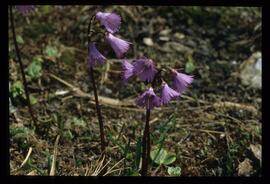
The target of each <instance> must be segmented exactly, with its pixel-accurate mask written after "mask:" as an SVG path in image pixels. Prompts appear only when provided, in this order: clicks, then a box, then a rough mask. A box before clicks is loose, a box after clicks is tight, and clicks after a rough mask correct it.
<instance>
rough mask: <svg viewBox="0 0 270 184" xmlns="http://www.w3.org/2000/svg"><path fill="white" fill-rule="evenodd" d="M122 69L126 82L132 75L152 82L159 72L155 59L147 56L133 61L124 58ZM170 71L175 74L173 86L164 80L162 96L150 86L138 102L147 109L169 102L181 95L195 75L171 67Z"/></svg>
mask: <svg viewBox="0 0 270 184" xmlns="http://www.w3.org/2000/svg"><path fill="white" fill-rule="evenodd" d="M122 69H123V72H122V74H123V75H122V77H123V80H124V82H125V83H126V82H127V81H128V79H129V78H131V77H132V76H137V77H138V78H139V80H140V81H142V82H148V83H152V82H154V78H155V76H156V74H157V69H156V66H155V63H154V62H153V60H151V59H147V58H145V57H144V58H140V59H136V60H134V61H133V62H132V63H129V62H128V61H127V60H123V62H122ZM170 72H171V73H172V76H173V82H172V88H171V87H169V85H168V84H167V83H166V82H165V81H164V80H162V84H161V88H160V89H159V92H160V97H159V96H157V95H156V94H155V92H154V89H153V88H152V87H150V88H149V89H148V90H146V91H145V92H144V93H143V94H141V95H140V96H139V97H138V98H137V99H136V104H137V105H139V106H142V107H145V108H146V109H153V108H154V107H159V106H161V105H165V104H168V103H169V102H170V101H171V100H175V99H176V98H177V97H179V96H180V95H181V94H182V93H183V92H184V91H185V90H186V89H187V87H188V86H189V85H190V84H191V83H192V81H193V76H190V75H186V74H183V73H180V72H177V71H176V70H175V69H170Z"/></svg>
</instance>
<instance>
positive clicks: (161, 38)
mask: <svg viewBox="0 0 270 184" xmlns="http://www.w3.org/2000/svg"><path fill="white" fill-rule="evenodd" d="M159 40H161V41H169V40H170V38H169V37H167V36H160V37H159Z"/></svg>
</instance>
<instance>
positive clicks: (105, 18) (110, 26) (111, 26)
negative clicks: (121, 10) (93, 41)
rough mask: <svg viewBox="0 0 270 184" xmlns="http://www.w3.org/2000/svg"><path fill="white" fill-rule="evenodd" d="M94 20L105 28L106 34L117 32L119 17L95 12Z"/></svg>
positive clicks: (119, 22)
mask: <svg viewBox="0 0 270 184" xmlns="http://www.w3.org/2000/svg"><path fill="white" fill-rule="evenodd" d="M96 18H97V19H98V20H99V21H100V23H101V24H102V25H103V26H105V28H106V29H107V31H108V32H110V33H115V32H116V31H118V30H119V27H120V24H121V17H120V16H119V15H117V14H115V13H102V12H97V14H96Z"/></svg>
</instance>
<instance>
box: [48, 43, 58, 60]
mask: <svg viewBox="0 0 270 184" xmlns="http://www.w3.org/2000/svg"><path fill="white" fill-rule="evenodd" d="M45 55H46V56H47V57H48V58H49V59H51V60H53V61H54V60H55V59H56V58H58V57H60V56H61V54H60V53H59V50H58V49H57V48H56V47H54V46H50V45H48V46H47V47H46V48H45Z"/></svg>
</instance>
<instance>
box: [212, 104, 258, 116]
mask: <svg viewBox="0 0 270 184" xmlns="http://www.w3.org/2000/svg"><path fill="white" fill-rule="evenodd" d="M213 106H214V107H216V108H219V107H228V108H238V109H243V110H246V111H249V112H252V113H254V114H257V113H258V110H256V108H255V107H253V106H251V105H245V104H239V103H235V102H216V103H214V104H213Z"/></svg>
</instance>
